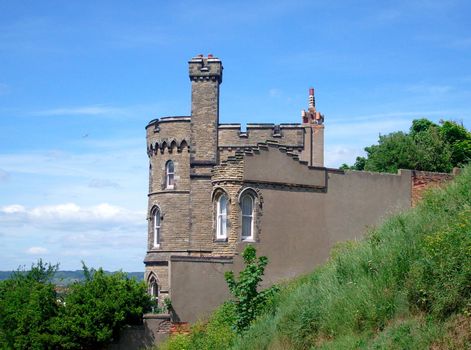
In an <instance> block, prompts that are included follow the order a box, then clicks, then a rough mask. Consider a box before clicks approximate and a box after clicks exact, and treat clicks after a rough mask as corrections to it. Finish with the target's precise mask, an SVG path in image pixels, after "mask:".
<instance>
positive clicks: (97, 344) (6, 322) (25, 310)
mask: <svg viewBox="0 0 471 350" xmlns="http://www.w3.org/2000/svg"><path fill="white" fill-rule="evenodd" d="M84 270H85V276H86V280H85V281H84V282H77V283H75V284H73V285H72V286H71V287H70V290H69V291H68V292H67V293H66V295H65V296H64V297H62V296H59V295H58V294H57V293H56V291H55V287H54V285H53V284H52V283H51V280H52V279H53V277H54V273H55V272H56V271H57V265H56V266H53V265H50V264H44V263H43V262H42V261H41V260H39V262H38V263H37V264H36V265H34V264H33V265H32V267H31V270H29V271H24V270H18V271H17V272H16V273H14V274H13V275H12V276H11V277H10V278H9V279H8V280H5V281H2V282H0V348H1V349H98V348H102V347H104V346H105V345H106V344H108V343H109V342H110V341H111V340H113V339H116V338H117V337H118V336H119V331H120V329H121V328H122V327H123V326H124V325H125V324H135V323H139V322H141V316H142V314H143V312H144V311H146V310H147V309H148V307H149V306H150V299H149V296H148V295H147V291H146V287H145V285H144V283H138V282H136V281H135V280H133V279H129V278H127V276H126V274H124V273H122V272H119V273H114V274H111V275H106V274H105V273H104V271H103V270H102V269H99V270H97V271H95V270H91V271H89V270H88V269H87V268H86V266H85V265H84Z"/></svg>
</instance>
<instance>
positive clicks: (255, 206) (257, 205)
mask: <svg viewBox="0 0 471 350" xmlns="http://www.w3.org/2000/svg"><path fill="white" fill-rule="evenodd" d="M245 196H250V197H251V199H252V225H251V236H247V237H244V236H243V235H242V230H243V223H242V222H243V214H242V199H243V197H245ZM237 198H238V203H239V213H240V218H239V222H240V241H241V242H259V241H260V234H261V230H260V218H261V216H262V213H263V212H262V207H263V197H262V196H261V193H260V191H259V190H257V189H255V188H252V187H243V188H242V189H241V190H240V191H239V194H238V196H237Z"/></svg>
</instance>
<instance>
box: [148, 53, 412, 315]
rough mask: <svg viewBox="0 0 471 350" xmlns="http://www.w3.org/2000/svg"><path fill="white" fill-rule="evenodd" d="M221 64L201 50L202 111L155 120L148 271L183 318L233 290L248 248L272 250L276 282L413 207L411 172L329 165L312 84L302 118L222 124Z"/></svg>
mask: <svg viewBox="0 0 471 350" xmlns="http://www.w3.org/2000/svg"><path fill="white" fill-rule="evenodd" d="M222 73H223V67H222V63H221V61H220V60H219V59H218V58H216V57H213V56H212V55H208V56H207V57H203V55H199V56H197V57H194V58H193V59H191V60H190V61H189V76H190V80H191V115H190V116H169V117H162V118H159V119H155V120H152V121H151V122H150V123H149V124H148V125H147V127H146V132H147V153H148V155H149V160H150V165H149V195H148V201H149V202H148V203H149V205H148V208H149V209H148V222H149V226H148V227H149V229H148V242H147V254H146V257H145V260H144V262H145V266H146V280H147V282H148V285H149V290H150V293H152V294H153V295H155V296H159V299H163V298H165V297H170V298H171V299H172V304H173V307H174V308H175V311H176V313H177V314H178V315H179V317H180V318H181V319H182V320H184V321H192V320H194V319H196V318H197V317H199V316H201V315H203V314H204V313H205V312H207V311H209V310H210V309H211V308H212V307H214V306H215V305H217V304H219V303H220V302H222V301H223V300H224V299H225V298H226V297H227V289H226V287H225V282H224V279H223V272H224V271H226V270H228V269H236V270H237V269H238V268H239V265H240V258H239V256H240V255H239V253H240V251H241V250H242V249H243V247H244V245H246V244H255V245H256V247H257V250H258V251H259V253H261V254H263V255H266V256H268V258H269V260H270V263H269V266H268V269H267V271H266V278H265V280H264V281H265V283H266V284H270V283H273V282H276V281H279V280H280V279H285V278H289V277H293V276H295V275H297V274H300V273H306V272H308V271H310V270H312V268H313V266H315V265H316V264H319V263H321V262H323V261H325V259H327V257H328V254H329V250H330V248H331V247H332V246H333V244H335V243H336V242H338V241H342V240H346V239H352V238H355V237H359V236H360V235H361V234H362V233H363V232H364V231H365V228H366V227H367V226H371V225H374V224H376V223H377V222H378V221H379V220H380V219H381V218H382V217H383V216H384V215H387V214H389V213H390V212H393V211H397V210H401V209H403V208H407V207H409V206H410V204H411V188H412V186H411V173H410V172H402V173H401V174H398V175H385V174H371V173H364V172H349V173H344V172H342V171H339V170H337V169H328V168H325V167H324V159H323V157H324V156H323V155H324V116H323V115H322V114H320V113H319V112H317V110H316V106H315V99H314V90H313V89H311V90H310V93H309V106H308V109H307V111H303V112H302V115H301V123H299V124H293V123H289V124H279V125H275V124H248V125H247V129H246V131H242V130H241V128H240V125H239V124H220V123H219V86H220V84H221V83H222V76H223V74H222Z"/></svg>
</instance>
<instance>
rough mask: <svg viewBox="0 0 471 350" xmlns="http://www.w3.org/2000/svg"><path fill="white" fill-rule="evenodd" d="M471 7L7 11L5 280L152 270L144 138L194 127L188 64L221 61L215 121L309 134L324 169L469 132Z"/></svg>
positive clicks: (12, 4) (41, 7) (1, 74)
mask: <svg viewBox="0 0 471 350" xmlns="http://www.w3.org/2000/svg"><path fill="white" fill-rule="evenodd" d="M470 13H471V2H469V1H466V0H465V1H454V0H447V1H434V0H418V1H412V0H408V1H375V0H371V1H362V0H358V1H336V0H330V1H314V0H311V1H293V0H291V1H276V0H273V1H257V0H252V1H158V0H153V1H145V0H142V1H100V0H95V1H49V0H44V1H21V0H0V270H12V269H16V268H18V267H19V266H26V267H29V266H30V265H31V264H32V263H34V262H36V261H37V260H38V259H39V258H42V259H43V260H44V261H47V262H51V263H59V264H60V268H61V269H63V270H75V269H79V268H81V261H84V262H85V263H86V264H87V265H88V266H91V267H95V268H98V267H103V268H104V269H106V270H112V271H114V270H118V269H123V270H124V271H143V270H144V265H143V262H142V261H143V258H144V255H145V252H146V235H147V222H146V209H147V189H148V179H147V175H148V172H147V169H148V159H147V155H146V142H145V129H144V128H145V126H146V125H147V123H148V122H149V121H150V120H152V119H154V118H159V117H162V116H171V115H189V114H190V81H189V78H188V66H187V65H188V60H189V59H190V58H191V57H193V56H196V55H197V54H204V55H207V54H209V53H211V54H213V55H215V56H216V57H218V58H220V59H221V60H222V61H223V65H224V81H223V83H222V85H221V93H220V122H221V123H241V124H243V125H244V124H245V123H254V122H261V123H293V122H300V121H301V117H300V111H301V110H302V109H304V108H307V97H308V96H307V95H308V89H309V87H311V86H312V87H314V88H315V89H316V106H317V109H318V110H319V111H320V112H321V113H323V114H324V115H325V160H326V166H329V167H338V166H339V165H341V164H342V163H349V164H352V163H353V162H354V160H355V158H356V156H358V155H363V148H364V147H365V146H368V145H371V144H373V143H375V142H376V141H377V139H378V135H379V134H387V133H389V132H393V131H397V130H404V131H406V130H407V129H408V128H409V126H410V124H411V121H412V120H413V119H416V118H422V117H425V118H429V119H431V120H433V121H435V122H438V121H439V120H440V119H452V120H455V121H458V122H462V123H463V124H464V125H465V126H466V127H467V128H468V129H469V128H470V127H471V22H470V21H469V14H470Z"/></svg>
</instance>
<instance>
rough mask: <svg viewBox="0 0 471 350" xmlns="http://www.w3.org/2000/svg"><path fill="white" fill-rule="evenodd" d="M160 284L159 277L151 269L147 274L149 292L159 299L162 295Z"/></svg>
mask: <svg viewBox="0 0 471 350" xmlns="http://www.w3.org/2000/svg"><path fill="white" fill-rule="evenodd" d="M160 286H161V283H160V280H159V277H158V276H157V275H156V274H155V273H154V272H152V271H151V272H150V273H149V275H148V276H147V292H148V293H149V295H150V296H151V297H154V298H155V299H158V298H159V295H160Z"/></svg>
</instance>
